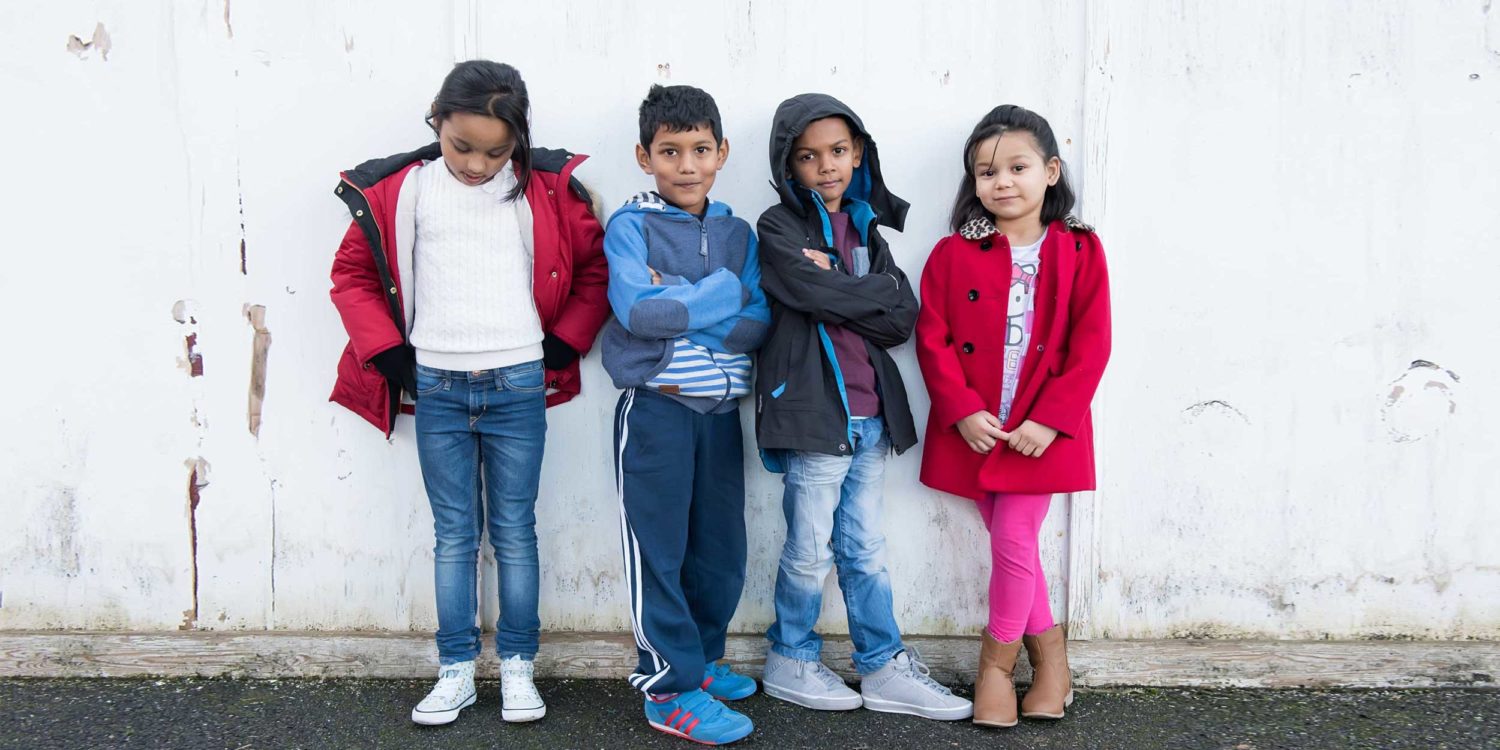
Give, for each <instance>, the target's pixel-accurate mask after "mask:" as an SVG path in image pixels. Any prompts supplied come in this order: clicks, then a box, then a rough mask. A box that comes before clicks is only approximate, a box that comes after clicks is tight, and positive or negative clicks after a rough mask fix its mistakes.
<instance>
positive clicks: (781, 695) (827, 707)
mask: <svg viewBox="0 0 1500 750" xmlns="http://www.w3.org/2000/svg"><path fill="white" fill-rule="evenodd" d="M762 689H764V690H765V693H766V695H769V696H771V697H772V698H777V699H780V700H784V701H786V702H787V703H793V704H796V705H798V706H801V707H803V708H810V709H812V710H814V711H853V710H854V709H856V708H859V707H860V706H862V705H864V702H865V699H864V698H862V697H861V696H860V695H859V693H855V694H854V695H852V696H849V697H847V698H826V697H823V696H819V695H808V694H807V693H799V692H797V691H795V690H787V689H786V688H782V687H777V686H775V685H772V684H771V683H769V682H764V683H762Z"/></svg>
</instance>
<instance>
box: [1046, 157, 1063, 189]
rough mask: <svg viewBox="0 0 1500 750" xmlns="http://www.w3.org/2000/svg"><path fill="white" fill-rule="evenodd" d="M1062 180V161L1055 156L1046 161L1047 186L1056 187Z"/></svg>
mask: <svg viewBox="0 0 1500 750" xmlns="http://www.w3.org/2000/svg"><path fill="white" fill-rule="evenodd" d="M1059 179H1062V159H1059V158H1057V157H1056V156H1054V157H1052V158H1051V159H1048V160H1047V184H1048V185H1056V184H1057V181H1058V180H1059Z"/></svg>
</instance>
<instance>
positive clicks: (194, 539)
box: [177, 456, 209, 630]
mask: <svg viewBox="0 0 1500 750" xmlns="http://www.w3.org/2000/svg"><path fill="white" fill-rule="evenodd" d="M184 463H185V464H186V465H187V467H188V485H187V495H188V544H189V545H190V548H191V551H192V565H193V569H192V574H193V579H192V590H193V606H191V607H189V608H188V609H185V610H183V611H182V624H181V625H178V626H177V629H178V630H192V629H193V628H195V627H197V624H198V502H199V501H200V500H201V499H202V494H201V490H202V489H203V488H204V487H207V486H208V469H209V466H208V462H207V461H204V460H203V458H202V457H201V456H200V457H198V458H190V459H188V460H187V461H185V462H184Z"/></svg>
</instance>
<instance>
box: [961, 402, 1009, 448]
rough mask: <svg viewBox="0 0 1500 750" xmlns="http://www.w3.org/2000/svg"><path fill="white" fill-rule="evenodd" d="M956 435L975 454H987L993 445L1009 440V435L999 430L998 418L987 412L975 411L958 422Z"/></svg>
mask: <svg viewBox="0 0 1500 750" xmlns="http://www.w3.org/2000/svg"><path fill="white" fill-rule="evenodd" d="M958 434H960V435H962V436H963V438H964V442H966V443H968V444H969V448H971V449H973V451H974V452H975V453H989V452H990V451H991V450H994V448H995V443H996V442H997V441H1000V440H1010V439H1011V436H1010V434H1008V433H1006V432H1005V431H1004V430H1002V429H1000V418H999V417H997V416H995V415H994V414H991V413H989V412H987V411H976V412H974V413H973V414H970V415H969V416H967V417H964V418H963V419H960V420H958Z"/></svg>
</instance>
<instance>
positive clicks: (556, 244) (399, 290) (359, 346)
mask: <svg viewBox="0 0 1500 750" xmlns="http://www.w3.org/2000/svg"><path fill="white" fill-rule="evenodd" d="M438 155H439V152H438V148H437V144H432V145H430V146H427V147H425V148H423V149H420V150H418V151H414V152H411V153H408V154H398V155H396V156H391V157H387V158H384V159H376V160H372V161H368V162H365V163H364V164H361V165H359V166H358V167H355V168H354V169H351V170H348V171H346V172H343V173H342V175H341V176H342V177H343V180H342V181H340V183H339V186H338V188H337V190H336V192H337V193H338V195H339V197H340V198H342V199H343V200H344V202H345V203H346V204H348V205H349V212H350V213H351V214H352V215H353V221H352V222H351V223H350V225H349V231H348V232H346V233H345V234H344V240H343V242H341V243H340V244H339V249H338V252H337V254H336V255H335V256H334V260H333V272H332V278H333V290H332V292H331V296H332V297H333V304H334V307H336V308H338V311H339V317H341V318H342V319H343V321H344V329H345V330H347V331H348V332H349V343H348V345H347V346H345V347H344V353H343V356H342V358H341V359H340V360H339V365H338V380H337V381H336V382H335V383H334V386H333V394H332V395H331V396H330V397H329V400H330V401H334V402H336V403H338V404H342V405H343V406H345V407H347V408H348V409H349V410H351V411H353V412H354V413H356V414H358V415H360V416H361V417H364V418H365V419H367V420H369V421H370V423H371V424H373V425H375V426H376V427H379V428H380V429H382V430H384V431H385V432H386V434H387V435H389V434H390V432H391V430H392V429H394V427H395V419H396V414H397V413H398V411H408V413H409V411H410V409H409V407H401V408H399V409H398V405H399V403H400V402H399V396H400V392H399V388H397V387H393V386H391V385H390V384H388V383H387V382H386V379H385V377H384V376H382V375H381V374H380V372H379V371H378V370H376V369H375V367H374V365H373V364H371V362H370V359H371V358H372V357H374V356H375V355H376V354H379V353H381V352H383V351H385V350H387V349H390V348H392V347H396V346H404V345H406V342H407V334H408V333H409V331H410V328H411V320H412V317H411V316H412V306H411V302H412V300H410V299H409V298H408V295H407V290H408V286H407V284H406V282H405V281H404V280H403V279H402V274H401V272H402V270H403V269H409V268H411V253H412V248H411V242H412V237H413V228H414V226H415V224H414V219H413V215H414V214H413V208H412V206H413V205H414V201H412V200H411V197H412V195H411V193H410V192H409V191H408V195H407V196H403V195H402V187H403V185H404V184H405V183H406V178H407V176H408V175H410V174H411V172H412V170H413V169H415V168H417V167H419V166H421V165H422V164H423V163H424V162H425V161H430V160H432V159H436V158H437V156H438ZM586 158H588V157H586V156H584V155H582V154H579V155H574V154H569V153H567V152H564V151H556V150H550V149H533V150H532V171H531V179H530V181H528V182H527V184H526V205H527V207H528V208H529V209H530V214H531V225H532V237H531V244H532V267H533V277H532V295H533V297H534V299H535V301H536V310H537V314H538V316H539V317H540V318H541V323H542V330H543V331H545V332H546V333H551V334H554V335H556V336H557V337H558V338H560V339H562V340H563V342H564V343H566V344H568V346H570V347H572V348H573V349H575V350H576V351H578V352H579V355H580V359H581V358H582V355H583V354H587V353H588V350H589V349H590V348H591V347H592V346H593V344H594V338H595V337H596V336H597V335H598V333H599V329H600V328H601V327H602V326H603V325H604V321H605V319H606V318H607V317H609V301H608V300H607V299H606V298H605V289H606V286H607V285H608V283H609V269H608V267H607V266H606V264H605V260H604V230H603V229H601V228H600V226H599V221H598V219H596V218H595V217H594V214H593V210H592V207H591V205H590V201H589V199H588V194H587V193H586V192H584V190H583V188H582V186H581V185H579V184H578V182H577V181H576V180H571V179H570V175H572V173H573V169H574V168H576V167H577V166H578V164H579V163H580V162H582V161H583V160H584V159H586ZM403 198H405V200H403ZM547 387H548V395H547V405H548V406H556V405H557V404H561V403H564V402H566V401H568V400H569V399H571V398H573V396H575V395H577V394H578V392H579V378H578V361H577V360H575V361H574V362H573V363H572V364H571V365H569V366H568V367H567V368H565V369H563V370H556V371H554V370H548V371H547Z"/></svg>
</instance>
